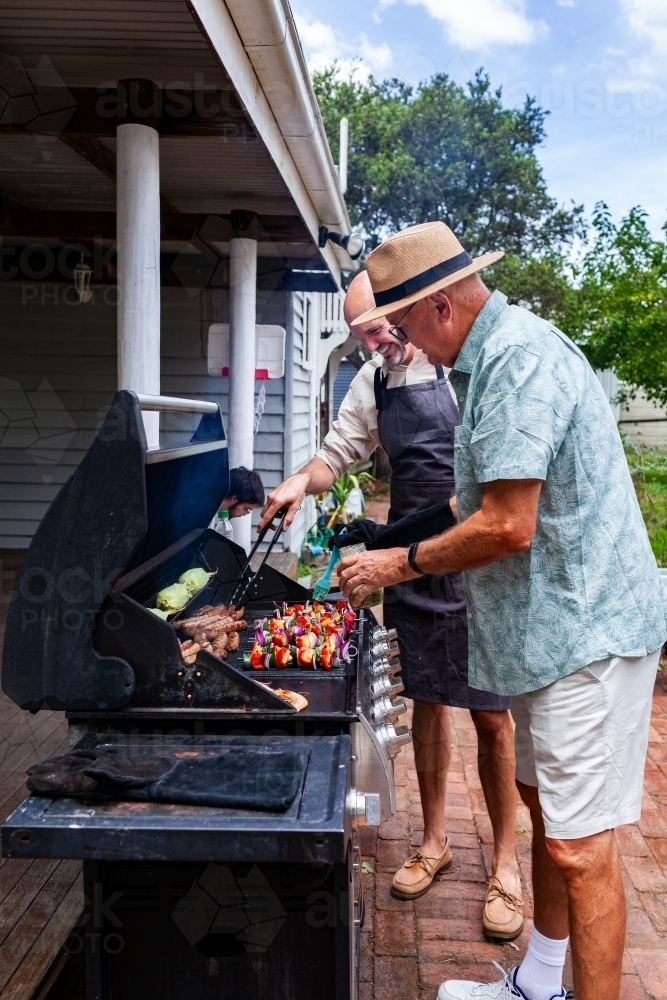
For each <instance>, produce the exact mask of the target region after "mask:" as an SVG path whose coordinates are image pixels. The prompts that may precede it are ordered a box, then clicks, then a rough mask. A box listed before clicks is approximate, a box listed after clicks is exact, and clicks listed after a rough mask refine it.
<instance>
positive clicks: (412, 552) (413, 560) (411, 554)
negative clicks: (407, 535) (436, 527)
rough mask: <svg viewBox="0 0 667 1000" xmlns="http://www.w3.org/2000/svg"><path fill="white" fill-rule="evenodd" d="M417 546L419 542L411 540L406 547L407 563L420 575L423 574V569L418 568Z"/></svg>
mask: <svg viewBox="0 0 667 1000" xmlns="http://www.w3.org/2000/svg"><path fill="white" fill-rule="evenodd" d="M418 548H419V542H413V543H412V545H411V546H410V548H409V549H408V565H409V567H410V569H411V570H412V572H413V573H419V575H420V576H424V575H425V574H424V570H423V569H420V568H419V566H418V565H417V549H418Z"/></svg>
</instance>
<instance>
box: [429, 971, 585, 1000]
mask: <svg viewBox="0 0 667 1000" xmlns="http://www.w3.org/2000/svg"><path fill="white" fill-rule="evenodd" d="M493 964H494V965H495V967H496V969H498V971H499V972H502V974H503V978H502V979H500V980H497V981H496V982H495V983H474V982H472V981H471V980H467V979H448V980H447V981H446V982H444V983H441V984H440V989H439V990H438V998H437V1000H530V998H529V997H527V996H526V994H525V993H524V992H523V990H521V989H520V988H519V987H518V986H517V985H516V974H517V972H518V971H519V966H518V965H517V966H515V967H514V968H513V969H512V971H511V972H505V970H504V969H503V967H502V966H501V965H498V963H497V962H494V963H493ZM551 1000H574V994H573V993H571V992H567V991H566V990H565V988H563V989H561V991H560V993H555V994H554V996H553V997H552V998H551Z"/></svg>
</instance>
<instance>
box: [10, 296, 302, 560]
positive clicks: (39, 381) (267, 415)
mask: <svg viewBox="0 0 667 1000" xmlns="http://www.w3.org/2000/svg"><path fill="white" fill-rule="evenodd" d="M42 287H43V289H44V293H42ZM32 288H33V289H36V290H37V294H36V295H35V296H34V297H33V296H32V294H30V295H29V296H27V297H26V294H25V291H24V288H23V286H21V285H20V284H18V283H15V282H5V283H2V285H0V315H1V316H2V322H1V323H0V358H1V359H2V363H1V366H0V372H1V376H0V379H1V380H0V547H3V548H25V547H27V546H28V545H29V543H30V539H31V538H32V535H33V534H34V532H35V530H36V528H37V525H38V524H39V522H40V520H41V518H42V517H43V515H44V513H45V512H46V510H47V508H48V506H49V504H50V503H51V502H52V500H53V499H54V497H55V496H56V494H57V492H58V490H59V488H60V486H62V484H63V483H64V482H65V480H66V479H67V477H68V476H69V475H70V474H71V472H72V471H73V469H74V468H75V467H76V465H77V464H78V462H79V461H80V460H81V458H82V457H83V455H84V454H85V452H86V450H87V449H88V448H89V446H90V444H91V442H92V440H93V438H94V436H95V433H96V431H97V428H98V427H99V426H100V423H101V421H102V420H103V418H104V414H105V412H106V408H107V407H108V406H109V404H110V402H111V399H112V397H113V394H114V392H115V390H116V310H115V306H114V301H113V300H114V295H115V289H114V288H112V287H109V288H100V287H98V288H96V290H95V298H94V301H93V302H91V303H89V304H86V305H78V304H76V305H68V304H66V303H65V302H63V301H62V299H61V298H59V299H58V300H54V299H53V295H54V294H56V293H57V294H58V295H59V296H60V295H61V291H62V288H61V287H60V288H59V287H58V286H41V287H40V286H39V285H36V286H32ZM54 289H55V291H54ZM303 299H304V296H303V295H300V294H299V293H291V294H290V293H261V292H259V293H258V304H257V321H258V322H260V323H275V324H279V325H281V326H285V327H286V329H287V330H288V337H287V359H288V362H289V359H290V358H292V366H290V365H289V363H288V365H287V367H286V377H285V378H282V379H275V380H269V381H267V382H265V383H264V386H265V389H266V402H265V408H264V413H263V416H262V419H261V421H260V425H259V430H258V433H257V435H256V438H255V458H254V461H255V468H256V469H257V471H258V472H259V473H260V475H261V477H262V480H263V481H264V484H265V486H266V487H267V489H270V488H271V487H273V486H275V485H277V484H278V483H279V482H280V481H281V479H282V478H283V475H284V472H285V470H286V469H287V470H288V471H292V470H293V469H296V468H298V467H299V466H300V465H302V464H303V463H304V462H305V461H307V459H308V458H309V457H310V455H312V451H313V450H314V446H315V439H314V434H315V428H316V421H315V419H314V412H315V408H314V400H315V397H316V391H317V387H316V386H314V381H315V379H314V378H313V368H312V366H310V367H309V365H308V363H307V361H305V362H304V355H303V350H304V309H303ZM292 304H294V319H293V320H292V316H291V308H292ZM227 321H228V293H227V291H225V290H206V291H204V292H203V293H202V292H197V293H196V294H195V295H190V294H188V292H187V291H186V290H185V289H177V288H163V289H162V324H161V326H162V344H161V354H162V363H161V385H162V392H163V393H164V394H166V395H174V396H188V397H193V398H202V399H211V400H214V401H216V402H218V403H220V406H221V408H222V411H223V414H226V412H227V399H228V386H229V380H228V379H227V378H219V377H215V376H211V375H209V374H208V370H207V333H208V327H209V325H210V324H211V323H214V322H227ZM257 385H258V387H259V383H257ZM286 386H289V395H288V397H287V399H286V398H285V396H286ZM191 419H192V418H191V417H189V416H187V415H186V416H183V415H181V416H174V415H170V416H167V417H163V427H162V430H163V440H172V441H174V443H175V442H177V441H179V440H180V439H183V438H184V437H187V436H188V435H189V431H190V427H189V425H188V421H189V420H191ZM290 429H291V432H292V434H293V441H291V442H289V443H287V444H286V430H288V431H289V430H290ZM286 463H287V464H286ZM304 532H305V521H304V519H303V515H302V517H301V518H300V524H299V525H297V526H296V527H295V529H294V530H293V532H292V544H291V546H290V547H292V548H295V545H298V544H299V538H301V537H303V533H304Z"/></svg>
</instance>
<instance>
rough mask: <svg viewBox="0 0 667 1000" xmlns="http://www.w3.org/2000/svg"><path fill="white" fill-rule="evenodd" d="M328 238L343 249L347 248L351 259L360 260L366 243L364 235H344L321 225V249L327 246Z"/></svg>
mask: <svg viewBox="0 0 667 1000" xmlns="http://www.w3.org/2000/svg"><path fill="white" fill-rule="evenodd" d="M327 240H331V242H332V243H336V244H337V245H338V246H339V247H342V248H343V250H347V254H348V257H350V258H351V260H359V258H360V257H361V255H362V253H363V252H364V246H365V245H366V244H365V241H364V238H363V236H360V235H359V233H351V234H350V235H349V236H343V234H342V233H334V232H332V230H331V229H327V227H326V226H320V237H319V239H318V241H317V242H318V245H319V247H320V249H321V248H322V247H324V246H326V243H327Z"/></svg>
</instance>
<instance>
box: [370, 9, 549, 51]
mask: <svg viewBox="0 0 667 1000" xmlns="http://www.w3.org/2000/svg"><path fill="white" fill-rule="evenodd" d="M393 2H394V0H381V6H389V5H390V4H391V3H393ZM406 3H408V4H410V5H411V6H413V7H414V6H421V7H425V8H426V10H427V11H428V13H429V14H430V15H431V17H432V18H434V19H435V20H436V21H440V22H441V23H442V24H443V26H444V29H445V33H446V35H447V38H448V40H449V41H450V42H451V43H452V44H453V45H458V46H459V47H460V48H462V49H469V50H480V49H488V48H491V47H492V46H494V45H527V44H529V43H530V42H533V41H535V39H536V38H538V37H539V36H540V35H543V34H544V33H545V32H546V31H547V30H548V29H547V26H546V25H545V24H544V23H543V22H541V21H532V20H530V19H529V18H528V17H527V15H526V5H525V2H524V0H406Z"/></svg>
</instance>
